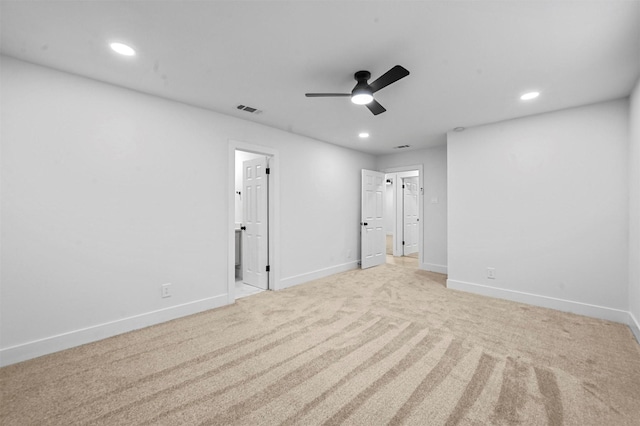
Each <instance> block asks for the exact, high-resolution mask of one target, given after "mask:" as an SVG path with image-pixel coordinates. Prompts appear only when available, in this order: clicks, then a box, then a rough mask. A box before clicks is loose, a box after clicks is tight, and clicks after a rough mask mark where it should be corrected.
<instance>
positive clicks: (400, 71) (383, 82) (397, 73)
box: [369, 65, 409, 93]
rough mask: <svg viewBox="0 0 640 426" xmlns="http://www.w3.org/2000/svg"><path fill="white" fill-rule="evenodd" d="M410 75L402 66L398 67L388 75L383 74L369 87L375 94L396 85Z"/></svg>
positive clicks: (387, 73) (388, 72) (392, 69)
mask: <svg viewBox="0 0 640 426" xmlns="http://www.w3.org/2000/svg"><path fill="white" fill-rule="evenodd" d="M408 75H409V71H408V70H407V69H405V68H404V67H401V66H400V65H396V66H395V67H393V68H391V69H390V70H389V71H387V72H386V73H384V74H382V75H381V76H380V77H379V78H378V79H377V80H376V81H374V82H373V83H371V84H370V85H369V87H370V88H371V91H372V92H374V93H375V92H377V91H378V90H380V89H383V88H385V87H387V86H388V85H390V84H391V83H395V82H396V81H398V80H400V79H401V78H404V77H406V76H408Z"/></svg>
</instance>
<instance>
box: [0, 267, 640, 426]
mask: <svg viewBox="0 0 640 426" xmlns="http://www.w3.org/2000/svg"><path fill="white" fill-rule="evenodd" d="M0 380H1V381H0V386H1V390H2V400H1V408H0V410H1V417H0V423H1V424H2V425H44V424H58V425H71V424H104V425H124V424H144V425H157V424H160V425H178V424H194V425H197V424H205V425H234V424H242V425H272V424H274V425H276V424H277V425H280V424H284V425H294V424H300V425H321V424H326V425H337V424H347V425H381V424H394V425H395V424H412V425H455V424H461V425H486V424H496V425H515V424H522V425H547V424H549V425H561V424H567V425H638V424H639V422H640V349H639V346H638V344H637V343H636V342H635V340H634V339H633V337H632V335H631V332H630V331H629V329H628V328H627V327H626V326H624V325H621V324H615V323H612V322H607V321H600V320H596V319H591V318H586V317H581V316H576V315H571V314H564V313H560V312H556V311H552V310H547V309H542V308H535V307H531V306H526V305H521V304H517V303H511V302H506V301H500V300H493V299H489V298H484V297H481V296H475V295H472V294H466V293H462V292H456V291H452V290H447V289H445V288H444V286H443V276H441V275H437V274H430V273H426V272H422V271H415V270H411V269H406V268H402V267H399V266H395V265H383V266H380V267H377V268H373V269H369V270H366V271H350V272H346V273H343V274H340V275H336V276H332V277H329V278H327V279H323V280H319V281H316V282H314V283H310V284H306V285H301V286H298V287H294V288H291V289H289V290H285V291H281V292H264V293H260V294H258V295H255V296H251V297H248V298H245V299H242V300H240V301H238V302H237V303H236V304H235V305H234V306H229V307H225V308H221V309H216V310H212V311H209V312H205V313H202V314H198V315H193V316H191V317H187V318H182V319H179V320H175V321H172V322H169V323H165V324H161V325H157V326H154V327H150V328H147V329H143V330H139V331H136V332H132V333H128V334H124V335H121V336H117V337H113V338H110V339H106V340H103V341H100V342H96V343H93V344H89V345H85V346H82V347H78V348H75V349H71V350H67V351H64V352H60V353H57V354H52V355H49V356H45V357H41V358H39V359H35V360H31V361H28V362H24V363H21V364H16V365H13V366H9V367H5V368H3V369H1V370H0Z"/></svg>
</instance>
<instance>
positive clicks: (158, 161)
mask: <svg viewBox="0 0 640 426" xmlns="http://www.w3.org/2000/svg"><path fill="white" fill-rule="evenodd" d="M1 66H2V68H1V78H2V80H1V84H2V100H1V102H2V104H1V114H2V115H1V121H2V129H1V140H2V171H1V172H2V207H1V208H2V224H1V226H2V248H1V250H2V253H1V255H2V259H1V261H2V264H1V276H0V279H1V282H2V285H1V289H0V303H1V306H0V312H1V313H0V315H1V318H0V320H1V321H0V322H1V325H0V327H1V328H0V337H1V340H0V350H1V352H0V363H1V364H9V363H12V362H16V361H19V360H21V359H26V358H30V357H33V356H37V355H40V354H44V353H48V352H52V351H55V350H59V349H63V348H66V347H70V346H74V345H77V344H81V343H85V342H88V341H92V340H96V339H99V338H102V337H107V336H110V335H114V334H117V333H120V332H124V331H127V330H131V329H134V328H139V327H143V326H146V325H149V324H153V323H157V322H161V321H164V320H167V319H170V318H174V317H178V316H182V315H186V314H189V313H192V312H197V311H200V310H204V309H209V308H212V307H216V306H220V305H222V304H224V303H226V292H227V278H228V277H227V271H228V270H229V268H228V262H230V261H233V260H232V258H231V259H230V260H229V258H228V256H229V253H228V247H229V243H228V241H227V238H228V235H229V232H228V223H229V219H228V216H227V215H228V212H229V206H228V202H229V201H228V200H229V197H228V194H227V191H228V190H229V185H228V184H227V182H228V179H229V171H228V167H229V165H228V146H229V140H230V139H233V140H239V141H245V142H248V143H252V144H257V145H262V146H268V147H273V148H274V149H277V150H278V152H279V153H280V159H279V161H280V165H281V170H280V182H281V188H280V201H281V209H280V211H281V214H282V217H281V232H280V235H279V239H280V241H278V242H277V243H278V244H280V247H281V250H280V253H281V264H280V265H274V267H278V268H280V274H279V276H280V277H281V278H282V280H283V281H285V280H286V281H287V285H291V284H295V283H299V282H304V281H305V280H306V279H309V278H312V277H313V276H316V275H318V274H320V275H321V274H327V273H331V272H333V271H335V270H341V269H344V268H345V265H346V267H355V262H356V261H357V259H358V253H357V251H358V245H359V230H360V227H359V216H360V213H359V211H360V195H359V194H360V170H361V169H362V168H369V169H371V168H373V167H374V163H375V160H374V158H373V157H372V156H370V155H366V154H362V153H358V152H355V151H352V150H347V149H343V148H339V147H336V146H333V145H329V144H326V143H322V142H318V141H315V140H312V139H308V138H304V137H300V136H297V135H293V134H290V133H286V132H283V131H279V130H276V129H273V128H269V127H266V126H262V125H259V124H255V123H250V122H247V121H244V120H239V119H235V118H232V117H228V116H224V115H220V114H216V113H213V112H211V111H207V110H204V109H199V108H195V107H190V106H187V105H184V104H181V103H176V102H171V101H167V100H163V99H160V98H156V97H153V96H147V95H143V94H140V93H137V92H133V91H129V90H126V89H121V88H118V87H114V86H111V85H107V84H102V83H99V82H96V81H93V80H89V79H84V78H81V77H77V76H73V75H70V74H66V73H62V72H57V71H53V70H50V69H47V68H43V67H38V66H34V65H30V64H27V63H24V62H20V61H17V60H14V59H11V58H7V57H2V58H1ZM327 229H330V230H332V232H330V233H329V232H326V230H327ZM336 236H337V237H336ZM231 246H232V245H231ZM231 270H232V269H231ZM163 283H172V293H173V296H172V297H170V298H165V299H163V298H161V297H160V286H161V284H163Z"/></svg>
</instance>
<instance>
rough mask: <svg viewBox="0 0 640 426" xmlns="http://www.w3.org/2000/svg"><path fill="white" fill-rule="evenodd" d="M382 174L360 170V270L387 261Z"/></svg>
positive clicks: (383, 181)
mask: <svg viewBox="0 0 640 426" xmlns="http://www.w3.org/2000/svg"><path fill="white" fill-rule="evenodd" d="M384 185H385V180H384V173H380V172H374V171H372V170H364V169H363V170H362V222H361V225H362V226H361V227H360V228H361V233H360V234H361V245H360V251H361V253H360V263H361V265H362V269H366V268H370V267H372V266H377V265H382V264H383V263H385V261H386V259H387V255H386V234H385V232H384V192H385V188H384Z"/></svg>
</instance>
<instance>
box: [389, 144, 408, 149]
mask: <svg viewBox="0 0 640 426" xmlns="http://www.w3.org/2000/svg"><path fill="white" fill-rule="evenodd" d="M409 146H410V145H398V146H394V147H393V149H403V148H409Z"/></svg>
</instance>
